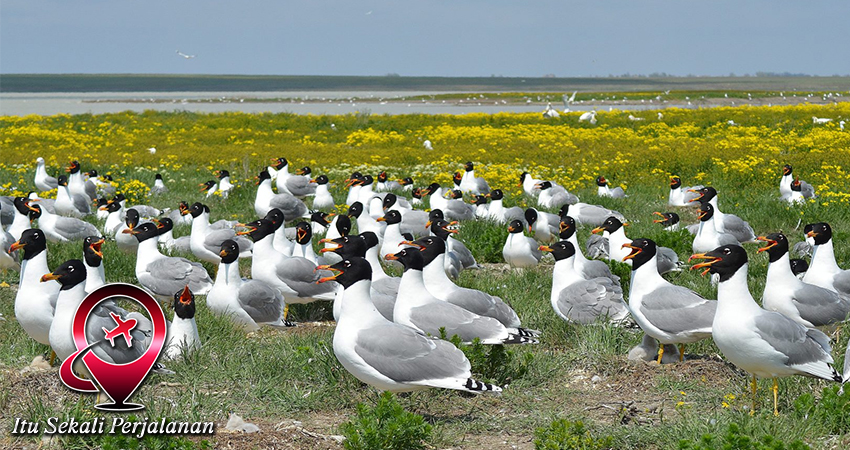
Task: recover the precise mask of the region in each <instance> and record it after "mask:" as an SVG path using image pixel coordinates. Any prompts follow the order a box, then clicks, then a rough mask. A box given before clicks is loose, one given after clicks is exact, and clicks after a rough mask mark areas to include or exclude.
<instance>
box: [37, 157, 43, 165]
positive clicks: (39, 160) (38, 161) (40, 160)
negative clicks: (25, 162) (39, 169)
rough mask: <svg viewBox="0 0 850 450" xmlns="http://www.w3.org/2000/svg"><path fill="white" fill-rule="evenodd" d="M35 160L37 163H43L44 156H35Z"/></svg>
mask: <svg viewBox="0 0 850 450" xmlns="http://www.w3.org/2000/svg"><path fill="white" fill-rule="evenodd" d="M35 162H37V163H39V164H44V158H42V157H41V156H39V157H38V158H36V159H35Z"/></svg>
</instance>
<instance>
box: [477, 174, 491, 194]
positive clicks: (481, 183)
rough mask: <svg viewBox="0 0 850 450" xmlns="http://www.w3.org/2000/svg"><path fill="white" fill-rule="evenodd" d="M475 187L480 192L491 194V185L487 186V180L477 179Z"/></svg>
mask: <svg viewBox="0 0 850 450" xmlns="http://www.w3.org/2000/svg"><path fill="white" fill-rule="evenodd" d="M475 187H476V189H478V192H483V193H489V192H490V185H489V184H487V180H485V179H484V178H482V177H475Z"/></svg>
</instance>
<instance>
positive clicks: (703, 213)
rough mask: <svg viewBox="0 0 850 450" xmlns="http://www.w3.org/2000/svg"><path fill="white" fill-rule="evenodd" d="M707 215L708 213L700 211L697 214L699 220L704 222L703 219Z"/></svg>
mask: <svg viewBox="0 0 850 450" xmlns="http://www.w3.org/2000/svg"><path fill="white" fill-rule="evenodd" d="M706 214H707V213H706V211H702V210H700V212H699V214H697V219H699V220H702V218H703V217H705V215H706Z"/></svg>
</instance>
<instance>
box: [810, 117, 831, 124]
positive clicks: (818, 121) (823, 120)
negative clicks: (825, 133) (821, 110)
mask: <svg viewBox="0 0 850 450" xmlns="http://www.w3.org/2000/svg"><path fill="white" fill-rule="evenodd" d="M829 122H832V119H827V118H818V117H815V116H812V123H813V124H815V125H823V124H826V123H829Z"/></svg>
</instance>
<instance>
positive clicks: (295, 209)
mask: <svg viewBox="0 0 850 450" xmlns="http://www.w3.org/2000/svg"><path fill="white" fill-rule="evenodd" d="M269 206H270V207H272V208H277V209H279V210H281V212H283V216H284V218H285V219H286V220H287V221H290V220H295V219H297V218H299V217H303V216H304V214H306V213H307V206H306V205H305V204H304V202H302V201H301V200H298V199H297V198H295V197H294V196H292V195H289V194H286V193H282V194H275V196H274V197H272V199H271V200H270V201H269Z"/></svg>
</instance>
